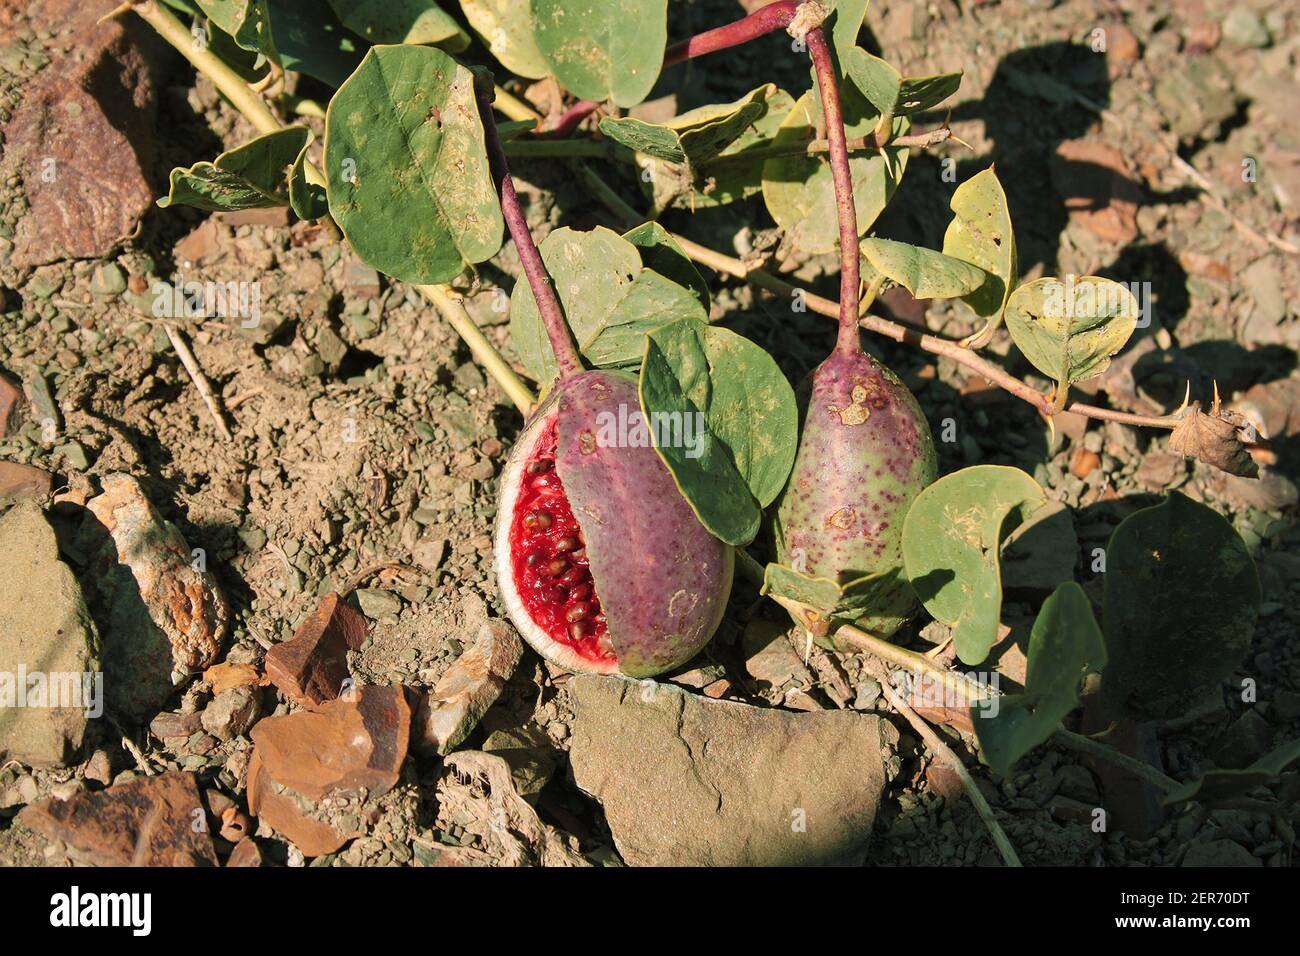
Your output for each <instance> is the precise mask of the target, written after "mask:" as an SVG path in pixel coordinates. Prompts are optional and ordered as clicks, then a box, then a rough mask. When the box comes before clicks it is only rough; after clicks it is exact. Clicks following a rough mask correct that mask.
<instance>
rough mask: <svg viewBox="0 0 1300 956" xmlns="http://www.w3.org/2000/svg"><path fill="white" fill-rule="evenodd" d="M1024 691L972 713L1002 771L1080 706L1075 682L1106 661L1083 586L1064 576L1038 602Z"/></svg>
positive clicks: (996, 766) (990, 756)
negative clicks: (1040, 606)
mask: <svg viewBox="0 0 1300 956" xmlns="http://www.w3.org/2000/svg"><path fill="white" fill-rule="evenodd" d="M1028 658H1029V660H1028V671H1027V675H1026V677H1025V691H1024V693H1022V694H1007V695H1006V696H1004V697H1000V698H998V700H997V705H996V713H995V714H994V713H993V712H992V707H988V706H985V707H981V708H980V710H979V711H977V712H976V713H977V714H978V715H979V716H980V717H981V719H979V720H976V721H975V722H974V723H975V736H976V737H978V738H979V742H980V747H981V748H982V749H983V751H984V757H985V759H986V760H987V761H988V764H989V766H990V767H992V768H993V769H994V770H995V771H997V772H998V773H1000V774H1002V775H1004V776H1006V775H1007V774H1009V773H1010V771H1011V767H1012V765H1013V764H1015V762H1016V761H1017V760H1019V759H1020V758H1021V757H1023V756H1024V755H1025V754H1027V753H1028V752H1029V751H1031V750H1033V749H1034V748H1035V747H1037V746H1038V745H1039V744H1041V743H1043V742H1044V741H1046V740H1047V739H1048V738H1049V737H1051V736H1052V734H1054V733H1056V731H1057V729H1058V728H1059V727H1060V726H1061V721H1062V720H1064V719H1065V717H1066V715H1068V714H1069V713H1070V711H1072V710H1074V708H1076V707H1077V706H1079V682H1080V681H1081V680H1082V679H1083V676H1084V674H1085V673H1096V672H1097V671H1100V670H1101V669H1102V667H1104V666H1105V664H1106V645H1105V642H1103V640H1102V637H1101V628H1099V627H1098V626H1097V619H1096V618H1095V617H1093V614H1092V606H1091V605H1090V604H1089V603H1088V596H1087V595H1086V594H1084V592H1083V588H1081V587H1079V585H1078V584H1076V583H1075V582H1073V581H1067V582H1065V583H1064V584H1062V585H1061V586H1060V587H1058V588H1057V589H1056V590H1055V591H1054V592H1052V595H1051V597H1049V598H1048V599H1047V600H1046V601H1044V602H1043V607H1042V610H1040V611H1039V612H1038V618H1037V619H1036V620H1035V621H1034V627H1033V630H1032V631H1031V632H1030V635H1029V652H1028Z"/></svg>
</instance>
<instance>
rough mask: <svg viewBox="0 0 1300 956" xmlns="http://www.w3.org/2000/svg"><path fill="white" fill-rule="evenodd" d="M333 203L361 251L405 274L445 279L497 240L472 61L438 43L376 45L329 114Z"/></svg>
mask: <svg viewBox="0 0 1300 956" xmlns="http://www.w3.org/2000/svg"><path fill="white" fill-rule="evenodd" d="M325 165H326V177H327V179H328V180H329V190H328V192H329V207H330V212H331V213H332V214H333V216H334V219H335V221H336V222H337V223H338V224H339V228H340V229H342V230H343V232H344V234H345V235H346V236H347V238H348V241H349V242H350V243H351V244H352V248H353V249H355V250H356V253H357V255H359V256H360V257H361V258H362V259H364V260H365V261H366V262H367V263H368V264H369V265H371V266H373V267H374V268H376V269H378V270H379V271H380V272H383V273H385V274H387V275H390V276H393V277H394V278H397V279H401V280H403V281H406V282H422V283H433V282H447V281H449V280H451V279H453V278H455V277H456V276H457V275H459V274H460V273H461V272H462V271H463V270H464V269H465V268H466V267H467V266H470V265H472V264H474V263H476V262H482V261H483V260H485V259H488V258H490V257H491V256H493V255H494V254H495V253H496V251H497V249H499V248H500V247H501V238H502V228H503V221H502V218H501V208H500V206H499V205H498V202H497V193H496V188H495V186H494V185H493V183H492V177H491V175H490V173H489V171H488V161H487V152H486V150H485V147H484V141H483V123H482V121H481V119H480V118H479V115H478V106H477V104H476V103H475V100H474V78H473V75H472V74H471V73H470V71H469V70H468V69H466V68H465V67H463V66H461V65H460V64H458V63H457V62H456V61H455V60H453V59H452V58H451V57H450V56H448V55H447V54H446V53H444V52H442V51H441V50H439V49H437V48H435V47H425V46H386V47H375V48H374V49H372V50H371V51H370V52H369V53H367V54H366V57H365V59H364V60H362V62H361V65H360V66H359V67H357V70H356V72H355V73H353V74H352V76H350V77H349V78H348V80H347V82H346V83H344V84H343V87H342V88H341V89H340V90H339V91H338V93H336V94H335V96H334V98H333V99H332V100H331V101H330V105H329V110H328V112H327V114H326V117H325Z"/></svg>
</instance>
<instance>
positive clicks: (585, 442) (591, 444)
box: [578, 428, 596, 455]
mask: <svg viewBox="0 0 1300 956" xmlns="http://www.w3.org/2000/svg"><path fill="white" fill-rule="evenodd" d="M595 450H596V436H595V435H594V434H593V433H592V431H591V429H590V428H584V429H583V430H582V431H581V432H579V433H578V451H580V452H582V454H584V455H590V454H591V453H592V452H594V451H595Z"/></svg>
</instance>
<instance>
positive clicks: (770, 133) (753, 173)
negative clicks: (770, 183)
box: [656, 90, 794, 209]
mask: <svg viewBox="0 0 1300 956" xmlns="http://www.w3.org/2000/svg"><path fill="white" fill-rule="evenodd" d="M764 107H765V110H764V113H763V115H762V116H760V117H758V118H757V119H755V120H754V122H753V123H751V124H750V125H749V126H748V127H746V129H745V131H744V132H743V133H741V134H740V136H738V137H737V138H736V139H735V140H734V141H733V142H732V143H731V144H730V145H729V146H727V148H726V149H724V150H723V151H722V152H720V153H719V154H718V155H717V156H715V157H714V158H713V159H711V160H709V161H708V162H705V163H701V164H700V167H699V168H698V169H696V170H694V178H693V180H692V182H691V183H690V184H689V188H686V189H684V190H683V191H682V192H681V193H680V194H679V195H677V196H675V197H670V198H671V199H675V204H676V205H679V206H684V207H686V208H689V209H707V208H710V207H713V206H725V205H726V204H727V203H731V202H735V201H737V200H740V199H748V198H749V197H750V196H756V195H758V193H760V192H762V190H763V163H764V162H765V158H764V157H763V156H761V155H760V156H757V157H749V156H747V155H746V154H747V153H749V152H752V151H755V150H762V149H764V148H766V147H768V146H771V145H772V144H773V143H774V141H775V138H776V134H777V130H779V129H780V128H781V123H782V122H783V121H784V120H785V118H786V117H787V116H789V115H790V110H792V109H793V108H794V98H793V97H791V96H790V94H789V93H787V92H785V90H775V91H774V92H772V93H769V94H768V96H767V101H766V103H764ZM668 201H669V200H664V201H662V202H658V201H657V202H656V205H657V207H659V208H662V207H663V206H664V205H666V204H667V202H668Z"/></svg>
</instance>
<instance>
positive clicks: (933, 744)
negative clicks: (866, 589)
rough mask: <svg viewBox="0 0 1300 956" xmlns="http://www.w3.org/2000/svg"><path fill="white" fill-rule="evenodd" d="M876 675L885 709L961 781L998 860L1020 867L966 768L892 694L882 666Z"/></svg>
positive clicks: (1005, 837) (876, 669) (887, 676)
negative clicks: (898, 717) (891, 710)
mask: <svg viewBox="0 0 1300 956" xmlns="http://www.w3.org/2000/svg"><path fill="white" fill-rule="evenodd" d="M872 669H873V670H875V671H876V673H877V675H878V678H879V681H880V693H881V694H882V695H884V698H885V699H886V700H887V701H889V705H890V706H891V707H893V708H894V710H896V711H898V712H899V713H900V714H902V715H903V719H904V720H906V721H907V722H908V723H909V724H910V725H911V726H912V729H913V730H915V731H916V732H917V733H918V734H919V735H920V736H921V739H922V740H924V741H925V745H926V746H927V747H929V748H930V752H931V753H932V754H934V756H935V757H936V758H938V759H939V760H941V761H942V762H943V763H944V764H946V765H947V766H948V767H950V768H952V770H953V772H955V773H956V774H957V777H958V778H959V779H960V780H961V786H962V789H963V790H965V791H966V795H967V796H968V797H970V800H971V803H973V804H975V811H976V812H977V813H978V814H979V815H980V819H981V820H983V821H984V826H985V827H987V828H988V831H989V836H991V837H992V838H993V844H994V846H996V847H997V848H998V852H999V853H1000V854H1002V860H1003V862H1004V863H1006V865H1007V866H1020V857H1018V856H1017V855H1016V848H1015V847H1013V846H1012V845H1011V841H1010V840H1009V839H1007V834H1006V831H1004V830H1003V829H1002V824H1000V823H998V818H997V817H995V816H994V815H993V808H992V807H990V806H989V802H988V801H987V800H985V799H984V794H983V793H982V792H980V788H979V787H977V786H975V779H974V778H973V777H972V776H971V775H970V771H969V770H967V769H966V765H965V764H964V763H962V762H961V758H960V757H958V756H957V755H956V754H955V753H953V752H952V748H951V747H949V746H948V745H947V744H945V743H944V742H943V741H942V740H940V739H939V735H938V734H936V733H935V732H934V731H933V730H931V729H930V725H929V724H927V723H926V722H925V721H924V720H922V719H921V718H920V717H918V716H917V714H916V711H914V710H912V708H911V707H908V706H907V704H905V703H904V702H903V698H901V697H899V696H898V694H896V693H895V692H894V688H893V686H892V684H891V682H890V680H889V671H888V668H886V667H885V666H884V665H883V664H878V663H877V664H875V665H874V666H873V668H872Z"/></svg>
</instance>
